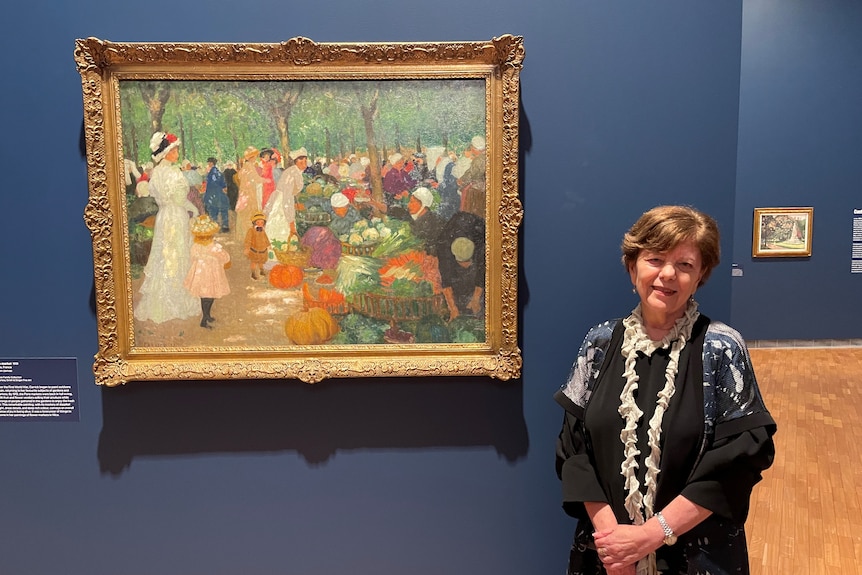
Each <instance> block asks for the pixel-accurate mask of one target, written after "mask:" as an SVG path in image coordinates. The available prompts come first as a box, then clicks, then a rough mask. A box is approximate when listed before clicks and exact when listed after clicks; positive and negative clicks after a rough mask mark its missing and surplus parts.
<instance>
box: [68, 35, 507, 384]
mask: <svg viewBox="0 0 862 575" xmlns="http://www.w3.org/2000/svg"><path fill="white" fill-rule="evenodd" d="M523 58H524V48H523V42H522V38H521V37H517V36H501V37H498V38H494V39H492V40H490V41H487V42H448V43H410V44H408V43H392V44H382V43H375V44H347V43H331V44H323V43H316V42H314V41H312V40H309V39H307V38H293V39H291V40H288V41H285V42H282V43H272V44H202V43H116V42H109V41H104V40H100V39H96V38H88V39H81V40H77V41H76V45H75V60H76V63H77V67H78V70H79V72H80V74H81V80H82V87H83V104H84V106H83V108H84V135H85V140H86V156H87V170H88V180H89V201H88V203H87V206H86V210H85V213H84V220H85V222H86V224H87V227H88V228H89V230H90V233H91V235H92V239H93V271H94V281H95V293H96V313H97V330H98V351H97V353H96V354H95V363H94V367H93V370H94V373H95V379H96V383H98V384H103V385H108V386H114V385H118V384H123V383H126V382H129V381H155V380H170V381H175V380H208V379H280V378H289V379H299V380H302V381H305V382H309V383H313V382H318V381H321V380H323V379H326V378H357V377H375V376H456V375H460V376H488V377H492V378H498V379H502V380H508V379H512V378H517V377H519V376H520V372H521V352H520V349H519V347H518V341H517V333H518V329H517V310H518V297H517V286H518V232H519V228H520V225H521V221H522V217H523V209H522V204H521V201H520V198H519V190H518V118H519V110H518V108H519V74H520V70H521V66H522V62H523Z"/></svg>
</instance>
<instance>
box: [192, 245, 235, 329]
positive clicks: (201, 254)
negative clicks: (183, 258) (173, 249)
mask: <svg viewBox="0 0 862 575" xmlns="http://www.w3.org/2000/svg"><path fill="white" fill-rule="evenodd" d="M191 260H192V261H191V267H189V273H188V274H187V275H186V279H185V281H184V282H183V286H185V288H186V289H187V290H188V291H189V293H190V294H192V295H193V296H196V297H199V298H200V299H201V312H202V316H201V324H200V325H201V327H205V328H207V329H212V326H211V325H210V324H211V323H212V322H214V321H215V318H214V317H213V316H212V314H211V312H212V307H213V303H214V302H215V300H216V298H220V297H222V296H226V295H227V294H229V293H230V284H228V281H227V274H225V269H226V268H228V267H230V254H229V253H227V251H226V250H225V249H224V247H222V245H221V244H220V243H218V242H216V241H215V240H213V236H212V234H197V233H196V234H195V235H194V243H193V244H192V249H191Z"/></svg>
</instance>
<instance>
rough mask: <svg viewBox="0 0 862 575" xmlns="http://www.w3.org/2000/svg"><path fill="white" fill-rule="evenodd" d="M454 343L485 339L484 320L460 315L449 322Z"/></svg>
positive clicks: (474, 341) (476, 341)
mask: <svg viewBox="0 0 862 575" xmlns="http://www.w3.org/2000/svg"><path fill="white" fill-rule="evenodd" d="M449 329H450V330H451V332H452V341H453V342H454V343H478V342H483V341H485V322H484V321H482V320H481V319H479V318H476V317H470V316H465V315H460V316H458V317H456V318H455V319H453V320H452V321H451V322H449Z"/></svg>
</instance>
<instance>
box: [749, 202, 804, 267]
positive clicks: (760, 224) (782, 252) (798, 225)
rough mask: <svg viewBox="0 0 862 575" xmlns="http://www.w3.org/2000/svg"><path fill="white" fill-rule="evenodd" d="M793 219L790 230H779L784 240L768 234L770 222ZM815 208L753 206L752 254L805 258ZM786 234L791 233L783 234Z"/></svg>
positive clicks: (764, 256) (761, 256) (757, 255)
mask: <svg viewBox="0 0 862 575" xmlns="http://www.w3.org/2000/svg"><path fill="white" fill-rule="evenodd" d="M782 220H783V221H784V223H785V224H786V225H787V222H794V225H793V228H792V230H787V229H786V225H785V230H784V231H783V232H782V234H784V236H783V237H782V240H783V241H775V240H773V239H772V238H770V233H772V232H771V230H770V229H769V227H770V226H769V224H773V225H775V224H776V223H778V222H780V221H782ZM813 225H814V208H811V207H805V208H754V228H753V229H754V238H753V240H752V242H751V256H752V257H755V258H794V257H795V258H807V257H810V256H811V241H812V238H813V232H814V229H813V227H814V226H813ZM787 235H789V236H792V237H786V236H787Z"/></svg>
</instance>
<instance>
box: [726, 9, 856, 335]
mask: <svg viewBox="0 0 862 575" xmlns="http://www.w3.org/2000/svg"><path fill="white" fill-rule="evenodd" d="M743 22H744V24H743V42H742V70H741V80H740V83H741V90H740V114H739V116H740V117H739V160H738V178H737V204H736V235H735V238H734V258H735V261H736V262H738V263H739V264H740V266H741V267H742V270H743V274H744V275H743V276H742V277H735V278H733V282H732V285H733V290H732V291H733V313H732V318H733V323H734V325H735V326H736V327H737V328H738V329H740V331H741V332H742V334H743V336H745V337H746V338H747V339H825V338H840V339H844V338H859V337H862V310H860V308H859V306H858V305H855V302H856V301H857V300H858V299H859V294H860V292H862V275H860V274H851V273H850V257H851V239H852V235H851V232H852V219H853V210H854V209H860V208H862V160H860V158H862V107H860V105H859V103H860V102H862V33H860V31H862V4H860V3H859V2H848V1H844V0H828V1H821V0H787V1H782V2H771V1H765V0H755V1H752V2H745V3H744V18H743ZM783 206H788V207H793V206H800V207H807V206H812V207H813V208H814V225H813V246H812V255H811V257H810V258H805V259H793V260H784V259H780V258H779V259H773V258H768V259H763V258H758V259H753V258H752V257H751V241H752V225H753V223H752V221H753V213H754V208H757V207H783Z"/></svg>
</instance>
